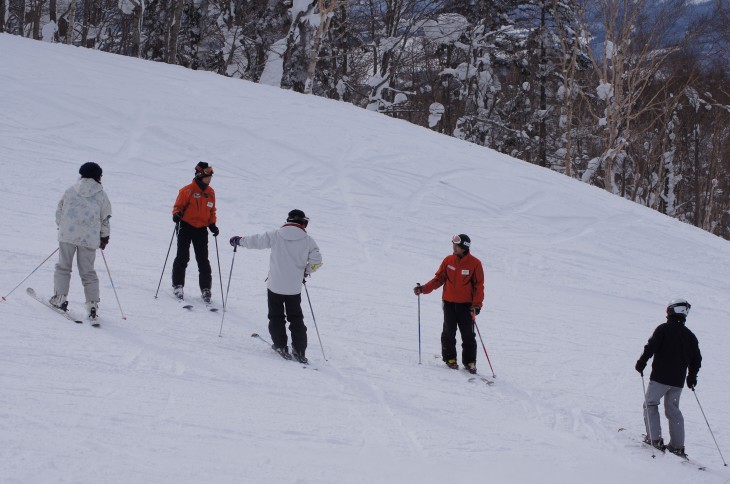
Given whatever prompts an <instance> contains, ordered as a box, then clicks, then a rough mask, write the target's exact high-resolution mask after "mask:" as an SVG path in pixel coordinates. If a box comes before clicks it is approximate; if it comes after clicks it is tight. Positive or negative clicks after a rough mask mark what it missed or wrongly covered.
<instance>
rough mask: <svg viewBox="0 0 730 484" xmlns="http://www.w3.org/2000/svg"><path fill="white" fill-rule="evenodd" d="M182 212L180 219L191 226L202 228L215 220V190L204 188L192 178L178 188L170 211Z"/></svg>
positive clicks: (208, 187)
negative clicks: (187, 183)
mask: <svg viewBox="0 0 730 484" xmlns="http://www.w3.org/2000/svg"><path fill="white" fill-rule="evenodd" d="M178 212H179V213H182V214H183V216H182V220H183V222H186V223H188V224H190V225H192V226H193V227H196V228H202V227H207V226H209V225H210V224H214V223H215V221H216V216H215V190H213V188H212V187H210V186H207V187H205V190H203V189H201V188H200V185H198V183H197V182H196V181H195V180H193V182H192V183H191V184H190V185H187V186H184V187H182V188H181V189H180V192H179V193H178V195H177V200H175V206H174V207H173V208H172V213H178Z"/></svg>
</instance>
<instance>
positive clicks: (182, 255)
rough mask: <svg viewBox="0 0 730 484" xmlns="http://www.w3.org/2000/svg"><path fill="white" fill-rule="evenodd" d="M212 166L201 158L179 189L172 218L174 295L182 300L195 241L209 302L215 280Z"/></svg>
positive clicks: (203, 291) (204, 295) (202, 287)
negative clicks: (211, 240) (211, 239)
mask: <svg viewBox="0 0 730 484" xmlns="http://www.w3.org/2000/svg"><path fill="white" fill-rule="evenodd" d="M212 176H213V167H212V166H209V165H208V163H206V162H204V161H201V162H200V163H198V164H197V165H195V178H194V179H193V182H192V183H191V184H190V185H187V186H184V187H182V188H181V189H180V192H179V193H178V195H177V200H175V205H174V207H173V208H172V221H173V222H175V223H176V224H179V230H178V234H177V255H176V257H175V262H173V264H172V288H173V292H174V293H175V296H176V297H177V298H178V299H180V300H182V299H183V298H184V295H183V287H184V286H185V270H186V269H187V267H188V262H189V261H190V244H191V243H192V244H193V250H194V251H195V260H196V261H197V262H198V284H199V285H200V292H201V295H202V298H203V301H204V302H205V303H206V304H210V299H211V292H210V289H211V285H212V281H213V277H212V271H211V268H210V261H209V260H208V229H210V231H211V233H212V234H213V237H218V233H219V232H220V231H219V230H218V227H217V226H216V224H215V222H216V215H215V211H216V205H215V190H213V188H212V187H211V186H210V181H211V177H212Z"/></svg>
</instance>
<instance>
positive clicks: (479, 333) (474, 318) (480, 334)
mask: <svg viewBox="0 0 730 484" xmlns="http://www.w3.org/2000/svg"><path fill="white" fill-rule="evenodd" d="M471 320H472V321H474V327H475V328H476V329H477V334H478V335H479V341H481V342H482V348H484V355H485V356H486V357H487V363H489V369H490V370H492V378H497V375H495V374H494V368H492V362H491V361H490V360H489V353H487V347H486V346H484V340H483V339H482V333H481V332H480V331H479V326H478V325H477V316H476V314H474V311H472V312H471Z"/></svg>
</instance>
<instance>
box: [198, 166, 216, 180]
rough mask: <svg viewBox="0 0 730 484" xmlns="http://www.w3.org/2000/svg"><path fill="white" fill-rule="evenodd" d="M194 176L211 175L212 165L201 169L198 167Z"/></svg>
mask: <svg viewBox="0 0 730 484" xmlns="http://www.w3.org/2000/svg"><path fill="white" fill-rule="evenodd" d="M196 176H197V177H198V178H205V177H206V176H213V167H212V166H209V167H207V168H203V169H202V170H200V169H199V170H198V173H197V174H196Z"/></svg>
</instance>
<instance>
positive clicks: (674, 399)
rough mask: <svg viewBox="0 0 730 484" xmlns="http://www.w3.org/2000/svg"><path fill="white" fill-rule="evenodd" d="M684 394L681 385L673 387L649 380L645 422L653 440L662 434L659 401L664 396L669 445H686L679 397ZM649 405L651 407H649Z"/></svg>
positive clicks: (679, 446)
mask: <svg viewBox="0 0 730 484" xmlns="http://www.w3.org/2000/svg"><path fill="white" fill-rule="evenodd" d="M681 395H682V389H681V388H680V387H673V386H669V385H664V384H662V383H657V382H655V381H653V380H649V387H648V388H647V389H646V402H645V403H644V424H645V425H646V435H649V436H650V437H651V440H657V439H659V438H661V436H662V426H661V422H660V421H659V401H660V400H661V399H662V398H664V415H666V417H667V421H668V422H669V445H671V446H672V447H674V448H677V449H679V448H681V447H684V417H683V416H682V412H681V411H680V410H679V397H680V396H681ZM647 405H648V406H649V408H648V409H647Z"/></svg>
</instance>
